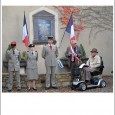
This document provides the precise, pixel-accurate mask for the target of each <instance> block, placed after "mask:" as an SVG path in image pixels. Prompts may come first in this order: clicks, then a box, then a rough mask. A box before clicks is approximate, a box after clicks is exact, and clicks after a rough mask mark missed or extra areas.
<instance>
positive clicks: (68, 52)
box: [65, 40, 82, 81]
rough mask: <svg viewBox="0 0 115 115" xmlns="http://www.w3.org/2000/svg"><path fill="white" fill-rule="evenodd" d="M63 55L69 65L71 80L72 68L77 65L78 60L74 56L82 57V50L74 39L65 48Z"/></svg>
mask: <svg viewBox="0 0 115 115" xmlns="http://www.w3.org/2000/svg"><path fill="white" fill-rule="evenodd" d="M72 50H73V52H74V54H73V52H72ZM65 56H66V57H68V66H69V67H70V70H71V81H73V79H74V75H73V74H74V73H73V69H74V68H75V66H77V65H78V66H79V61H78V60H77V59H76V58H81V57H82V52H81V50H80V48H79V46H78V45H77V42H76V40H73V41H71V46H70V47H68V48H67V50H66V53H65Z"/></svg>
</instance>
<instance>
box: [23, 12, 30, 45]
mask: <svg viewBox="0 0 115 115" xmlns="http://www.w3.org/2000/svg"><path fill="white" fill-rule="evenodd" d="M28 40H29V38H28V31H27V24H26V16H25V13H24V21H23V37H22V42H23V43H24V44H25V46H26V47H28Z"/></svg>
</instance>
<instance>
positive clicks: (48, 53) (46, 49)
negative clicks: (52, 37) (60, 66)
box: [42, 44, 58, 66]
mask: <svg viewBox="0 0 115 115" xmlns="http://www.w3.org/2000/svg"><path fill="white" fill-rule="evenodd" d="M42 57H43V58H44V59H45V65H46V66H56V58H57V57H58V49H57V46H55V45H53V44H52V50H51V49H50V46H49V45H48V44H47V45H46V46H43V50H42Z"/></svg>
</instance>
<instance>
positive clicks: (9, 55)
mask: <svg viewBox="0 0 115 115" xmlns="http://www.w3.org/2000/svg"><path fill="white" fill-rule="evenodd" d="M14 52H15V53H14V54H13V50H12V49H10V50H8V51H7V52H6V59H7V60H8V70H9V71H20V60H21V56H20V51H19V50H17V49H15V51H14Z"/></svg>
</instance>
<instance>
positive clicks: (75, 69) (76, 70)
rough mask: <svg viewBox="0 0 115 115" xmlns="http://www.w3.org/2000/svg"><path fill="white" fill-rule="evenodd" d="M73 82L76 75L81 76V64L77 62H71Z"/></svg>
mask: <svg viewBox="0 0 115 115" xmlns="http://www.w3.org/2000/svg"><path fill="white" fill-rule="evenodd" d="M70 70H71V82H72V81H73V80H74V78H75V76H79V74H80V70H79V65H77V64H76V63H75V62H71V69H70Z"/></svg>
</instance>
